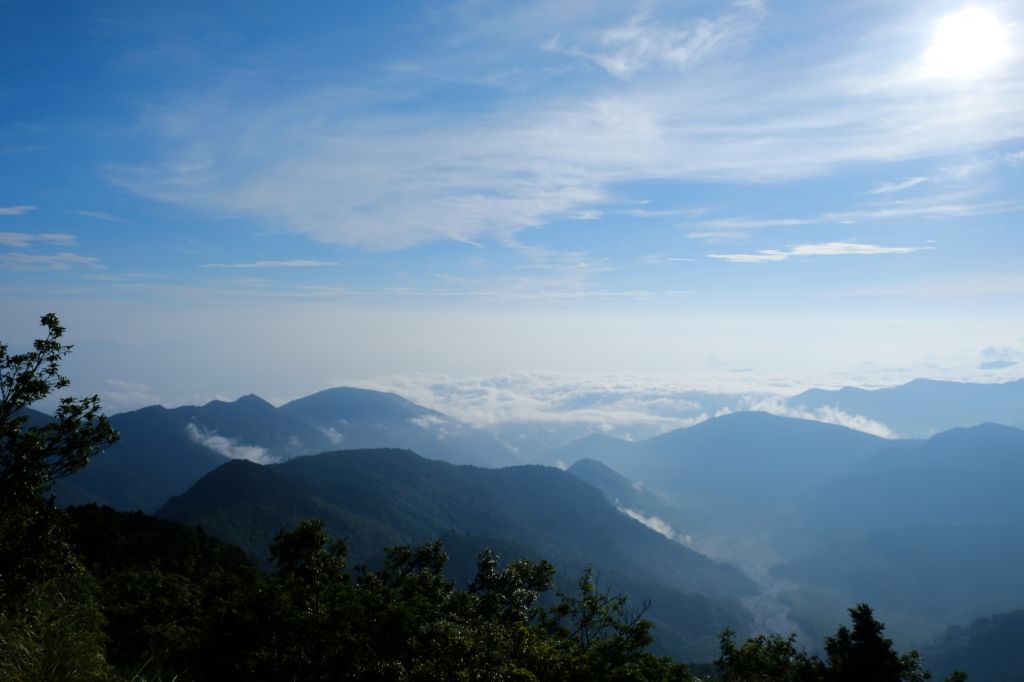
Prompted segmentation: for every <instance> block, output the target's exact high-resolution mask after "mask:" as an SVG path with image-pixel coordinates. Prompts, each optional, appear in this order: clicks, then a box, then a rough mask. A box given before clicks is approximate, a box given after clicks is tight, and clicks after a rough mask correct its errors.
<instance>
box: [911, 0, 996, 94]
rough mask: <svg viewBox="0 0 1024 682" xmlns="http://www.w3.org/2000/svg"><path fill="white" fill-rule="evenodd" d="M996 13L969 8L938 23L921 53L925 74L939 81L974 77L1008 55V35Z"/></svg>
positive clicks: (978, 8)
mask: <svg viewBox="0 0 1024 682" xmlns="http://www.w3.org/2000/svg"><path fill="white" fill-rule="evenodd" d="M1008 33H1009V32H1008V31H1007V29H1006V27H1005V26H1004V25H1003V23H1002V22H1001V21H1000V20H999V17H997V16H996V15H995V14H993V13H992V12H991V11H989V10H987V9H982V8H980V7H968V8H966V9H962V10H960V11H959V12H954V13H953V14H950V15H948V16H946V17H943V18H942V20H941V21H939V25H938V28H937V29H936V30H935V36H934V37H933V38H932V42H931V45H929V46H928V49H927V50H926V51H925V53H924V63H925V72H926V73H927V74H928V75H929V76H933V77H938V78H965V79H969V78H977V77H979V76H982V75H984V74H985V73H987V72H989V71H991V70H992V69H993V68H995V67H996V66H998V65H999V63H1000V62H1003V61H1004V60H1005V59H1006V58H1007V57H1009V55H1010V42H1009V35H1008Z"/></svg>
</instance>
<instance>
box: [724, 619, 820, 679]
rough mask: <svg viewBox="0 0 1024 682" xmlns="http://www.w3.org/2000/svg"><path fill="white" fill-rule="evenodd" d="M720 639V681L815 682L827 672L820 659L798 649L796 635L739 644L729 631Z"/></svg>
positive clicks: (753, 640)
mask: <svg viewBox="0 0 1024 682" xmlns="http://www.w3.org/2000/svg"><path fill="white" fill-rule="evenodd" d="M718 641H719V645H720V647H721V653H720V654H719V656H718V658H717V659H716V660H715V663H714V665H715V670H716V671H717V672H718V678H717V679H718V680H720V682H814V681H816V680H821V679H822V676H823V675H824V665H823V664H822V662H821V661H820V660H818V659H817V658H816V657H814V656H810V655H808V654H807V653H806V652H804V651H801V650H799V649H797V647H796V635H789V636H786V637H784V636H782V635H758V636H756V637H753V638H751V639H748V640H747V641H746V642H744V643H743V645H742V646H737V645H736V642H735V641H733V632H732V631H731V630H725V631H724V632H722V634H721V636H720V637H719V640H718Z"/></svg>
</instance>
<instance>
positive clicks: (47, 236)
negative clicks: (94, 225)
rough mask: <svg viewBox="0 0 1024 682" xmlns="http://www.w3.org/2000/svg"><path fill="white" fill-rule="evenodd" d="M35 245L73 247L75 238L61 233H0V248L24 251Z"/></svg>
mask: <svg viewBox="0 0 1024 682" xmlns="http://www.w3.org/2000/svg"><path fill="white" fill-rule="evenodd" d="M36 243H42V244H59V245H60V246H73V245H74V243H75V236H74V235H73V234H61V233H44V234H32V233H29V232H0V246H10V247H13V248H16V249H24V248H28V247H30V246H32V245H33V244H36Z"/></svg>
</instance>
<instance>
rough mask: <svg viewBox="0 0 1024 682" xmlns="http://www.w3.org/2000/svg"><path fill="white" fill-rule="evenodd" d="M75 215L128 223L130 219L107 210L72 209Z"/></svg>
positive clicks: (109, 221)
mask: <svg viewBox="0 0 1024 682" xmlns="http://www.w3.org/2000/svg"><path fill="white" fill-rule="evenodd" d="M71 213H74V214H75V215H80V216H84V217H86V218H95V219H96V220H103V221H106V222H108V223H127V222H128V221H127V220H125V219H124V218H118V217H117V216H116V215H112V214H110V213H107V212H106V211H71Z"/></svg>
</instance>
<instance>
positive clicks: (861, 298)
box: [0, 0, 1024, 411]
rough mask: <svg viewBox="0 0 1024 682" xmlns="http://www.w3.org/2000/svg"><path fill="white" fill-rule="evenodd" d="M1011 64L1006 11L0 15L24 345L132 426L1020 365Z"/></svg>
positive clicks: (4, 235) (65, 8)
mask: <svg viewBox="0 0 1024 682" xmlns="http://www.w3.org/2000/svg"><path fill="white" fill-rule="evenodd" d="M1022 45H1024V5H1022V4H1021V3H1020V2H1017V1H1006V0H992V1H991V2H977V3H970V2H962V1H956V2H947V1H945V0H921V1H912V0H905V1H894V0H884V1H882V0H877V1H876V0H848V1H844V2H828V3H824V2H787V1H783V0H737V1H735V2H699V1H690V2H656V1H647V2H628V1H616V2H598V1H590V0H558V1H552V2H547V1H533V2H531V1H524V2H515V3H506V2H483V1H478V0H467V1H464V2H434V1H431V2H411V1H410V2H389V3H341V2H304V3H301V4H299V5H296V4H295V3H283V2H260V3H252V2H230V1H226V2H218V3H208V2H186V1H175V2H147V3H138V2H128V1H125V2H118V1H113V0H112V1H110V2H104V3H79V2H48V1H46V0H33V1H20V0H0V320H2V323H0V339H2V340H3V341H4V342H7V343H9V344H10V345H11V346H12V348H19V347H22V346H24V345H25V344H28V343H29V342H30V341H31V339H32V338H35V336H36V335H37V333H38V331H39V326H38V321H39V317H40V316H41V315H42V314H43V313H45V312H50V311H53V312H56V313H57V314H58V315H59V316H60V318H61V320H62V322H63V323H64V324H65V325H66V326H67V328H68V340H69V341H70V342H72V343H73V344H75V352H74V355H73V356H72V358H71V359H69V361H68V364H67V370H68V375H69V376H70V378H71V379H72V382H73V386H72V387H73V389H74V390H75V392H78V393H99V394H100V395H101V396H102V397H103V398H104V401H105V404H106V405H107V406H108V408H109V409H111V410H113V411H119V410H124V409H130V408H134V407H139V406H141V405H145V404H150V403H155V402H162V403H164V404H167V405H175V404H183V403H191V402H202V401H205V400H208V399H210V398H213V397H228V398H234V397H238V396H239V395H242V394H246V393H250V392H255V393H258V394H260V395H262V396H264V397H266V398H268V399H270V400H271V401H275V402H280V401H283V400H287V399H290V398H294V397H297V396H299V395H303V394H306V393H309V392H312V391H314V390H317V389H320V388H324V387H327V386H332V385H341V384H355V385H363V386H379V387H396V386H398V387H402V386H404V387H406V388H408V389H409V390H410V391H411V392H413V393H417V389H416V388H415V387H416V386H419V387H421V388H422V387H423V386H437V385H440V384H444V383H445V382H449V384H450V385H453V386H454V385H458V386H466V385H471V384H473V383H474V382H477V383H478V384H483V383H486V382H492V383H493V382H494V381H495V377H498V378H501V377H505V379H501V380H502V381H506V382H507V383H508V384H509V385H520V384H521V385H522V386H525V387H527V388H524V389H523V390H522V392H521V393H522V394H524V395H525V394H527V393H530V392H531V391H532V392H534V393H535V392H536V390H537V387H538V386H542V387H551V386H552V385H553V383H552V382H553V380H552V377H562V385H578V386H595V385H598V384H600V385H606V384H608V383H609V382H610V383H615V382H619V383H621V382H623V381H625V382H627V383H628V382H629V381H638V382H640V383H641V384H643V385H644V386H648V387H649V386H651V385H654V384H657V383H659V382H660V383H663V384H665V385H671V386H673V387H678V388H680V390H682V389H683V388H696V389H701V390H711V389H716V390H740V391H742V390H766V389H767V390H777V391H781V392H796V391H797V390H799V389H800V388H802V387H806V386H810V385H822V386H837V385H844V384H853V385H863V386H881V385H892V384H896V383H900V382H902V381H905V380H909V379H911V378H914V377H929V378H951V379H961V380H977V381H1005V380H1009V379H1016V378H1020V377H1024V315H1022V313H1024V195H1022V192H1021V189H1022V188H1024V51H1022V48H1021V47H1020V46H1022ZM508 377H513V379H508ZM530 377H534V378H536V377H540V378H539V379H531V378H530ZM602 377H603V378H605V379H601V378H602ZM602 382H603V383H602ZM554 383H558V382H554ZM553 390H554V389H553ZM595 390H596V389H595ZM434 394H435V395H438V393H437V392H435V393H434ZM432 406H434V407H439V408H441V409H443V407H444V405H432Z"/></svg>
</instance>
